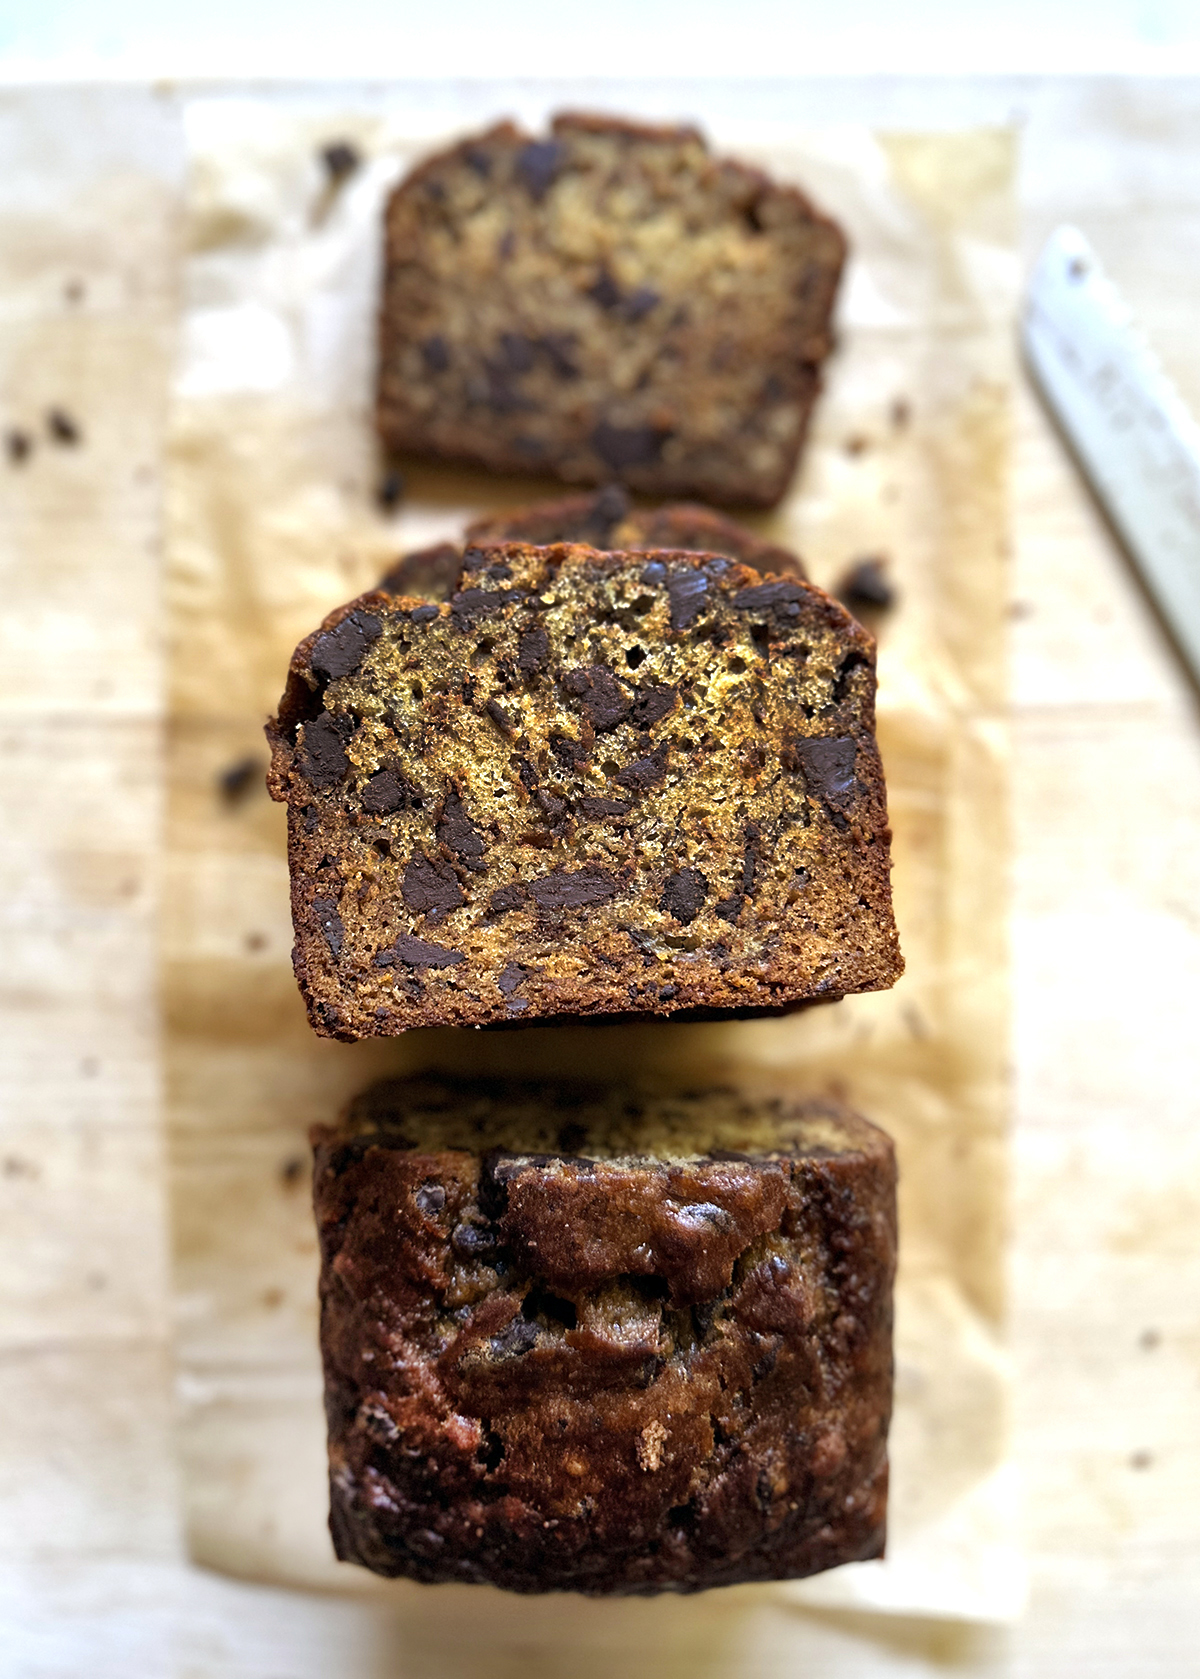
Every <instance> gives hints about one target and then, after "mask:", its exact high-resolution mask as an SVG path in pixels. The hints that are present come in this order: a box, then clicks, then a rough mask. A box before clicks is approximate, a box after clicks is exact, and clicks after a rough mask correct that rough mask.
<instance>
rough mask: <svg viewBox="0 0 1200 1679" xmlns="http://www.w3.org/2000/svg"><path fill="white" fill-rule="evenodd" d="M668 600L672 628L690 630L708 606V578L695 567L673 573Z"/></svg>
mask: <svg viewBox="0 0 1200 1679" xmlns="http://www.w3.org/2000/svg"><path fill="white" fill-rule="evenodd" d="M667 598H668V599H669V600H670V602H671V628H672V629H673V630H686V629H690V628H691V626H692V625H693V624H694V623H695V622H696V619H697V618H698V617H699V616H700V614H701V613H702V612H703V611H704V609H705V607H706V606H707V605H708V578H707V577H706V576H705V574H704V572H702V571H700V570H698V569H697V568H695V567H690V566H689V567H688V569H687V570H686V571H683V570H680V571H673V572H672V573H671V574H670V576H669V577H668V578H667Z"/></svg>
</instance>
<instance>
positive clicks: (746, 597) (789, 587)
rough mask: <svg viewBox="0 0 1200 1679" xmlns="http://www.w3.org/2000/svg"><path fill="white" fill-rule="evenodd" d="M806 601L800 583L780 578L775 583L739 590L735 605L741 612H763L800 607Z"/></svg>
mask: <svg viewBox="0 0 1200 1679" xmlns="http://www.w3.org/2000/svg"><path fill="white" fill-rule="evenodd" d="M804 599H805V591H804V589H803V587H802V586H801V585H800V584H799V583H789V582H788V581H787V579H786V578H780V579H778V580H777V581H776V582H774V583H756V584H755V585H754V587H753V588H752V589H739V590H738V592H737V594H736V595H734V597H733V604H734V606H735V607H736V608H737V609H738V611H739V612H763V611H766V610H767V609H768V608H771V607H774V608H776V609H779V608H784V607H788V606H798V605H799V603H800V602H801V601H802V600H804Z"/></svg>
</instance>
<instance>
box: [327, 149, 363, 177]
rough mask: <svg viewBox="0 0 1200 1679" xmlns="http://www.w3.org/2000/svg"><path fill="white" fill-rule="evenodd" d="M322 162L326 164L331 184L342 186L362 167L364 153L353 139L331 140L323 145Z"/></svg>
mask: <svg viewBox="0 0 1200 1679" xmlns="http://www.w3.org/2000/svg"><path fill="white" fill-rule="evenodd" d="M321 162H322V163H323V164H324V165H325V173H326V174H327V175H328V176H329V181H330V185H331V186H340V185H341V184H342V182H343V181H346V180H349V178H350V176H351V175H353V174H354V171H355V170H356V169H358V168H359V167H360V165H361V164H362V153H361V152H360V151H359V149H358V147H357V146H356V145H355V144H354V143H353V141H351V140H331V141H330V142H329V144H328V145H326V146H322V147H321Z"/></svg>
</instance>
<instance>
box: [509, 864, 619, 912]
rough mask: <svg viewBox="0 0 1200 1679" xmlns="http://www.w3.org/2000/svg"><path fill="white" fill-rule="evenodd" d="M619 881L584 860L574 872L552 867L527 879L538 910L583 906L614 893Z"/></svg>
mask: <svg viewBox="0 0 1200 1679" xmlns="http://www.w3.org/2000/svg"><path fill="white" fill-rule="evenodd" d="M617 888H618V882H617V880H616V878H615V876H613V875H611V874H610V873H609V872H608V870H607V869H602V868H599V867H598V866H597V865H596V864H595V863H587V864H585V865H584V867H583V868H582V869H576V870H575V871H574V872H573V873H571V872H569V871H568V870H566V869H554V870H552V871H551V873H550V874H547V875H542V876H541V878H540V879H538V880H531V881H530V882H529V895H530V897H531V898H533V900H534V901H535V902H536V904H537V905H538V907H539V908H540V909H582V908H583V906H584V905H585V904H602V903H604V901H605V900H606V899H607V898H612V897H614V896H615V895H616V892H617Z"/></svg>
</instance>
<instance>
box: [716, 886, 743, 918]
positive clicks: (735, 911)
mask: <svg viewBox="0 0 1200 1679" xmlns="http://www.w3.org/2000/svg"><path fill="white" fill-rule="evenodd" d="M745 901H746V900H745V899H744V898H743V897H742V894H741V893H740V892H737V893H735V894H734V896H733V897H732V898H722V899H721V902H720V903H719V904H718V905H717V911H716V913H717V914H718V915H719V916H720V918H721V920H722V921H736V920H737V918H738V916H739V915H740V914H741V913H742V905H743V904H744V903H745Z"/></svg>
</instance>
